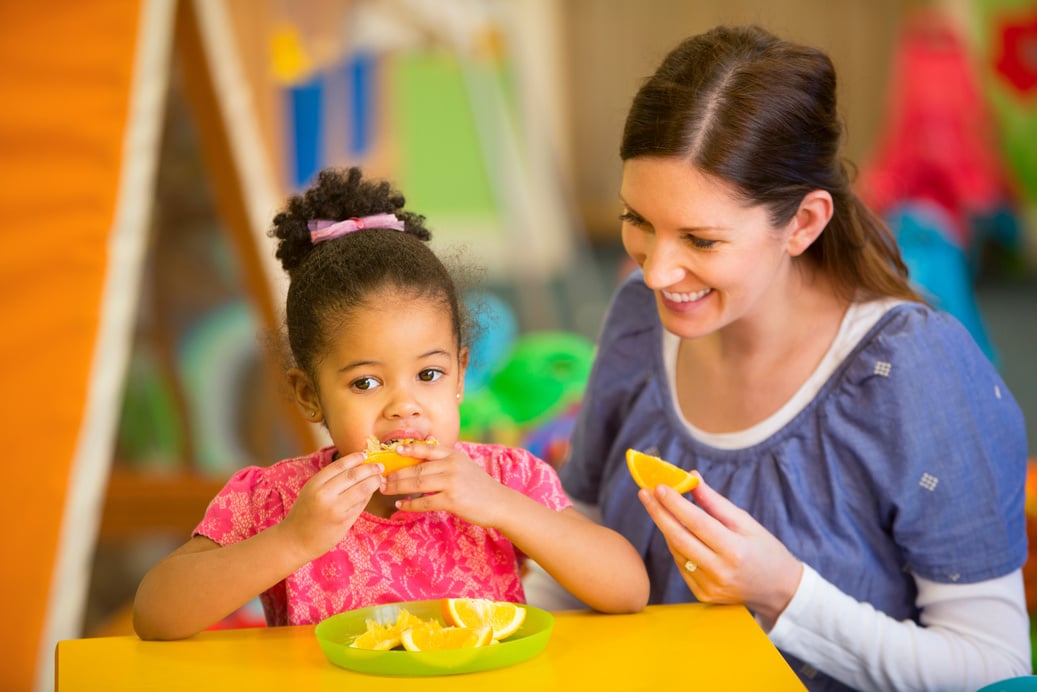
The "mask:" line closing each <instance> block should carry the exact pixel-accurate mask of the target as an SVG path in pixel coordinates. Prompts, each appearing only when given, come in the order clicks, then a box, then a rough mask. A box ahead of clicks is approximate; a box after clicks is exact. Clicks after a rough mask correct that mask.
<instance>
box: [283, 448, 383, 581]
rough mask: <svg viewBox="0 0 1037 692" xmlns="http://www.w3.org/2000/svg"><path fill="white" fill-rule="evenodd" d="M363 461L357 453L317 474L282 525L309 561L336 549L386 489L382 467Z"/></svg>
mask: <svg viewBox="0 0 1037 692" xmlns="http://www.w3.org/2000/svg"><path fill="white" fill-rule="evenodd" d="M363 460H364V455H363V453H362V452H354V453H353V454H347V455H346V456H344V457H341V458H339V459H336V460H335V461H333V462H331V463H330V464H328V465H327V466H325V467H324V468H322V469H321V470H320V471H318V472H317V473H315V474H314V475H313V477H312V478H310V480H308V481H307V482H306V484H305V485H304V486H303V487H302V490H300V491H299V497H298V498H297V499H296V500H295V504H294V505H293V506H292V508H291V509H290V510H289V511H288V516H286V517H285V518H284V520H283V521H282V522H281V524H280V525H279V526H280V527H281V530H282V531H285V532H286V533H287V535H288V536H289V539H290V540H291V541H293V543H294V544H295V545H297V546H299V548H300V549H301V550H302V551H303V553H304V556H305V561H306V562H309V561H310V560H315V559H316V558H318V557H320V556H321V555H323V554H324V553H326V552H328V551H329V550H331V549H332V548H334V547H335V545H336V544H337V543H338V542H339V541H340V540H342V537H343V536H344V535H345V534H346V532H347V531H349V529H350V527H352V526H353V522H355V521H356V519H357V517H358V516H360V513H361V512H363V511H364V508H365V507H366V506H367V503H368V502H369V501H370V500H371V496H372V495H374V492H375V491H376V490H378V489H380V488H382V487H383V486H384V484H385V480H384V479H383V478H382V476H381V472H382V470H383V468H382V465H381V464H364V463H361V462H363Z"/></svg>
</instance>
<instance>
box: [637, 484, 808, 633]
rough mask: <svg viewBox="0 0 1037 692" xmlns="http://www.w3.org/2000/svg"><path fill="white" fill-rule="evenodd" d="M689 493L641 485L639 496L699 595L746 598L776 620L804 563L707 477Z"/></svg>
mask: <svg viewBox="0 0 1037 692" xmlns="http://www.w3.org/2000/svg"><path fill="white" fill-rule="evenodd" d="M700 480H701V478H700ZM691 494H692V497H693V498H694V500H695V502H694V503H693V502H690V501H688V500H687V499H685V498H684V497H682V496H681V495H679V494H678V493H677V492H676V491H674V490H673V489H672V488H669V487H666V486H659V487H657V488H655V489H654V490H641V491H640V492H639V493H638V497H639V498H640V499H641V502H642V504H644V506H645V509H647V510H648V514H649V515H651V517H652V520H653V521H654V522H655V524H656V526H658V527H659V530H660V531H662V533H663V536H664V537H665V538H666V544H667V545H668V546H669V548H670V552H671V553H672V554H673V559H674V562H675V563H676V564H677V567H678V568H679V569H680V573H681V575H682V576H683V577H684V581H685V582H686V583H687V584H688V588H690V589H691V591H692V593H694V594H695V598H697V599H698V600H700V601H703V602H706V603H744V604H745V605H746V606H747V607H749V608H750V609H751V610H752V611H753V612H754V613H756V614H757V615H758V616H760V617H761V618H763V620H764V621H765V623H766V624H767V625H771V624H773V623H774V621H776V620H777V618H778V616H779V615H781V613H782V611H784V610H785V606H787V605H788V603H789V601H790V600H792V596H793V594H794V593H795V592H796V588H797V587H798V586H799V580H800V578H801V577H802V574H803V565H802V563H801V562H800V561H799V560H797V559H796V558H795V556H793V555H792V553H790V552H789V551H788V549H787V548H786V547H785V546H784V544H782V543H781V541H779V540H778V539H777V538H775V537H774V535H773V534H771V533H770V532H769V531H767V529H765V528H764V527H763V526H762V525H761V524H760V523H759V522H757V521H756V520H755V519H753V517H752V516H751V515H750V514H749V513H748V512H746V511H744V510H742V509H740V508H739V507H737V506H736V505H734V504H733V503H732V502H730V501H729V500H728V499H727V498H725V497H724V496H722V495H720V494H719V493H717V492H716V491H714V490H713V489H712V488H710V487H709V486H708V485H706V483H705V482H700V483H699V484H698V486H697V487H696V488H695V489H694V490H692V491H691ZM692 567H694V569H691V568H692Z"/></svg>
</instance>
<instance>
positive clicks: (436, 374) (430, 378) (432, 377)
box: [418, 368, 443, 382]
mask: <svg viewBox="0 0 1037 692" xmlns="http://www.w3.org/2000/svg"><path fill="white" fill-rule="evenodd" d="M442 376H443V371H442V370H439V369H437V368H425V369H424V370H422V371H421V372H419V373H418V379H419V380H421V381H422V382H435V381H436V380H438V379H439V378H440V377H442Z"/></svg>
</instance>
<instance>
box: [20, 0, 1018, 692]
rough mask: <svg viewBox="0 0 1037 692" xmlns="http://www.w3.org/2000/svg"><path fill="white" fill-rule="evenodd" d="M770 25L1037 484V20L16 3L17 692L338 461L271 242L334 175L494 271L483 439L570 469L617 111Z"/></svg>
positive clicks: (741, 9)
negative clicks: (316, 464)
mask: <svg viewBox="0 0 1037 692" xmlns="http://www.w3.org/2000/svg"><path fill="white" fill-rule="evenodd" d="M750 22H751V23H757V24H760V25H762V26H764V27H765V28H768V29H770V30H771V31H773V32H775V33H777V34H779V35H781V36H782V37H784V38H788V39H792V40H795V41H799V42H804V43H808V44H811V45H814V46H817V47H819V48H821V49H822V50H824V51H826V52H827V53H828V54H829V55H830V56H831V57H832V59H833V61H834V63H835V65H836V68H837V70H838V73H839V79H840V91H839V97H840V103H841V111H842V114H843V118H844V121H845V124H846V135H845V144H844V153H845V155H846V157H847V158H848V159H849V160H850V161H852V162H854V163H855V164H856V167H857V170H858V177H857V182H858V188H859V192H860V194H861V195H862V196H863V197H865V199H866V200H867V201H869V202H870V203H871V204H872V205H873V206H874V208H876V210H878V211H879V212H881V213H882V214H883V215H884V216H885V217H886V218H887V220H888V221H889V223H890V225H891V227H892V228H893V229H894V231H895V232H896V234H897V238H898V242H900V244H901V248H902V250H903V252H904V255H905V259H906V260H907V262H908V264H909V266H910V268H911V272H912V278H913V279H914V280H915V282H916V283H917V284H918V286H919V288H920V289H921V290H922V291H923V292H924V293H925V294H926V295H927V297H929V298H930V300H931V301H932V302H933V303H934V304H935V305H937V306H939V307H941V308H942V309H945V310H947V311H949V312H951V313H952V314H954V315H955V316H957V317H958V318H959V319H960V320H961V321H962V322H963V324H965V326H966V327H967V328H968V329H969V331H970V332H971V333H972V335H973V336H974V338H975V339H976V341H977V343H978V344H979V345H980V347H981V348H983V350H984V351H985V352H986V353H987V355H988V357H990V359H991V360H992V362H994V363H995V365H996V366H997V367H998V369H999V370H1000V371H1001V373H1002V376H1003V377H1004V379H1005V380H1006V382H1007V384H1008V386H1009V388H1010V389H1011V390H1012V392H1013V394H1014V395H1015V396H1016V398H1017V400H1018V401H1019V403H1020V405H1021V406H1022V408H1023V410H1024V413H1025V414H1026V417H1027V421H1028V425H1029V439H1030V455H1031V456H1035V451H1034V450H1035V449H1037V431H1035V428H1034V426H1035V421H1037V368H1035V367H1034V363H1033V361H1034V358H1035V356H1037V144H1034V143H1035V142H1037V2H1034V0H930V1H928V2H921V1H917V0H916V1H909V0H841V1H840V2H830V1H829V0H785V1H783V2H780V3H774V2H770V1H768V0H724V1H723V2H710V1H706V0H703V1H700V2H694V3H692V2H679V1H677V0H638V1H637V2H634V1H632V0H299V1H297V2H290V1H289V0H196V1H190V0H156V1H151V2H148V1H146V0H143V1H140V2H131V1H129V0H126V1H117V0H108V1H101V0H95V1H92V2H87V1H84V2H61V1H59V2H52V3H48V4H47V7H46V9H45V11H44V10H40V9H35V8H33V7H32V6H31V5H28V4H26V3H2V4H0V25H2V26H3V27H4V28H3V29H2V31H3V32H4V33H3V38H0V55H3V57H4V63H3V64H5V65H6V66H7V67H6V68H5V69H6V71H7V72H8V73H9V74H8V75H7V76H6V77H4V78H3V79H2V80H0V95H2V96H4V97H5V99H4V102H5V103H7V104H16V105H12V106H10V107H9V108H8V109H7V110H8V112H7V113H3V114H0V151H3V152H5V153H4V154H0V161H2V162H3V168H2V169H0V175H2V181H3V183H4V184H3V186H0V187H3V188H5V189H6V191H5V192H3V193H0V204H2V206H0V209H2V210H3V211H5V212H7V213H6V214H5V218H7V219H9V220H10V221H12V222H13V223H11V225H9V226H8V227H7V228H6V230H5V232H6V233H7V237H8V239H9V240H8V243H7V246H8V247H9V248H12V250H11V252H10V253H8V254H9V256H8V257H6V258H3V259H0V280H2V281H3V286H2V288H3V291H2V294H3V295H4V301H5V316H6V317H7V318H8V319H7V320H5V321H6V322H9V324H10V325H12V326H11V328H10V329H8V330H7V332H8V333H7V334H5V335H4V336H3V337H2V339H3V341H0V348H2V350H0V353H3V354H4V355H5V356H6V357H5V358H3V359H2V360H3V361H5V362H4V368H5V378H4V379H5V390H6V391H8V392H9V394H10V395H20V396H21V398H22V401H23V402H24V405H20V406H15V405H14V403H13V402H14V396H8V397H7V398H8V400H9V402H11V403H9V404H8V405H9V406H12V407H13V408H14V409H16V411H12V412H11V415H6V416H5V422H4V423H3V424H2V425H3V428H2V430H3V433H2V434H3V441H6V442H7V443H8V444H6V445H5V447H7V448H8V449H10V450H11V457H9V458H8V459H7V460H6V461H5V462H4V464H5V466H9V467H10V469H9V471H10V473H9V474H8V475H9V476H10V478H11V480H12V484H11V485H10V486H9V487H11V488H12V489H16V490H17V494H16V495H15V497H13V498H12V499H9V500H8V502H7V503H6V504H7V505H8V507H7V509H5V510H4V511H5V512H7V513H8V514H7V515H5V518H6V520H7V523H8V524H9V525H14V524H16V523H21V525H22V526H24V530H23V531H20V532H18V533H19V535H20V536H21V537H22V538H21V539H19V540H21V541H23V542H22V543H18V544H16V546H15V548H16V554H20V555H23V556H24V558H22V559H21V560H19V558H17V557H14V558H12V559H9V560H7V561H6V563H7V566H6V567H5V568H4V572H5V579H6V580H9V581H10V582H11V584H10V585H9V589H8V590H9V591H10V590H12V589H13V590H17V591H25V592H26V593H29V592H32V593H31V594H29V595H28V596H27V598H26V601H25V604H24V605H22V606H21V610H19V611H18V613H17V617H16V619H17V620H18V622H19V623H20V624H19V626H22V627H24V629H23V631H21V632H20V633H19V632H17V631H15V634H13V635H11V642H10V646H7V644H5V645H4V646H5V648H6V649H7V650H9V651H13V652H14V653H15V655H16V658H24V659H26V662H25V664H24V666H23V668H24V669H25V670H24V671H23V672H22V673H21V676H22V677H20V678H19V679H20V680H21V681H30V680H32V681H34V682H33V684H35V685H36V686H37V687H38V688H45V687H46V686H47V684H48V675H49V673H48V663H49V662H50V659H51V657H52V651H53V642H54V641H56V640H57V639H60V638H68V637H77V636H96V635H103V634H123V633H131V632H132V629H130V625H129V621H128V606H129V604H130V602H131V601H132V597H133V592H134V590H135V588H136V584H137V582H138V581H139V579H140V577H141V576H142V575H143V573H144V572H145V571H146V570H147V569H148V568H149V567H150V566H151V565H152V564H154V562H155V561H157V560H158V559H159V558H160V557H162V556H163V555H165V554H166V553H167V552H168V551H169V550H171V549H172V548H174V547H176V546H177V545H179V544H180V543H182V542H183V541H184V540H186V538H187V537H188V536H189V535H190V531H191V529H192V528H193V527H194V525H195V524H196V523H197V521H198V520H199V519H200V517H201V515H202V513H203V512H204V509H205V506H206V504H207V503H208V501H209V499H211V498H212V496H213V495H214V494H215V493H216V492H217V491H218V489H219V488H220V487H221V486H222V483H223V482H224V480H225V479H226V478H227V477H228V476H229V475H230V474H231V473H233V472H234V471H235V470H237V469H238V468H241V467H242V466H245V465H249V464H261V465H266V464H269V463H273V462H275V461H277V460H279V459H282V458H285V457H288V456H294V455H297V454H302V453H306V452H309V451H311V450H312V449H313V448H314V447H315V446H316V445H318V444H321V443H322V442H323V441H324V438H323V434H322V431H321V430H320V429H317V428H313V427H312V426H310V425H309V424H307V423H305V422H304V421H303V420H302V419H301V418H300V417H299V416H298V414H297V412H296V411H295V409H294V407H293V406H292V405H291V404H290V402H289V400H288V397H287V396H286V391H285V390H284V389H283V385H282V381H281V379H280V373H281V371H282V365H283V364H282V362H281V361H280V358H279V351H278V342H277V337H278V329H279V324H280V312H279V310H280V305H281V301H282V298H283V292H284V289H285V284H284V279H283V277H282V276H281V273H280V269H279V267H278V266H277V265H275V264H274V262H273V249H274V248H273V243H272V242H271V241H270V239H269V238H268V237H267V236H266V230H267V228H268V227H269V222H270V219H271V218H272V216H273V214H274V213H275V212H276V211H277V209H278V208H279V207H280V206H281V204H282V203H283V201H284V198H285V196H286V195H287V194H289V193H292V192H295V191H298V190H301V189H303V188H305V186H306V185H307V183H308V182H309V181H310V180H311V179H312V178H313V176H314V174H315V173H316V172H317V171H318V170H320V169H321V168H324V167H326V166H345V165H354V164H356V165H361V166H362V167H364V169H365V171H366V172H367V173H368V174H369V175H371V176H375V177H385V178H389V179H390V180H392V181H393V182H394V183H395V184H396V185H397V186H398V187H399V188H400V189H401V190H402V191H403V192H404V193H405V195H406V197H407V202H408V204H407V206H408V208H410V209H413V210H415V211H418V212H419V213H422V214H425V215H426V216H427V217H428V219H429V224H430V227H431V228H432V230H433V235H434V239H433V244H434V245H435V247H436V249H437V250H440V251H442V252H443V253H444V254H446V255H447V256H449V257H457V258H458V259H459V261H460V262H461V263H463V264H467V265H475V266H477V267H480V268H482V270H483V272H484V273H483V275H482V279H483V280H482V282H481V283H480V285H479V286H478V287H477V288H474V289H473V290H472V291H471V292H470V293H469V294H468V296H467V297H468V299H469V301H470V303H471V305H472V306H473V308H474V309H475V310H476V314H477V315H478V316H479V318H480V322H481V324H482V326H483V329H482V331H481V332H480V333H479V334H478V337H477V340H476V342H475V344H474V345H473V347H474V358H475V360H474V362H473V365H472V368H471V372H470V373H469V382H468V383H467V384H468V390H467V393H466V401H465V405H464V408H463V410H462V424H463V427H464V431H463V432H464V435H465V437H467V438H469V439H480V440H485V441H499V442H506V443H509V444H522V445H525V446H527V447H529V448H530V449H532V450H533V451H534V452H536V453H538V454H539V455H540V456H542V457H543V458H545V459H547V460H549V461H551V462H552V463H556V464H557V463H560V462H561V461H562V460H563V459H564V455H565V450H566V443H567V435H568V429H569V428H568V424H569V423H570V421H571V416H572V413H573V411H574V409H575V407H576V406H577V405H578V404H579V401H580V397H581V394H582V384H583V381H584V378H585V377H586V375H587V372H588V369H589V364H590V359H591V356H592V352H593V344H594V339H595V337H596V334H597V329H598V326H599V324H600V321H601V319H602V317H603V314H604V311H605V308H606V306H607V303H608V299H609V296H610V294H611V291H612V289H613V288H614V287H615V285H616V282H617V280H618V279H619V277H620V276H621V275H622V273H623V271H625V264H624V261H623V260H624V256H623V252H622V248H621V246H620V245H619V236H618V230H619V229H618V221H617V215H618V213H619V211H620V208H619V204H618V198H617V192H618V187H619V179H620V161H619V157H618V153H617V152H618V143H619V137H620V131H621V129H622V125H623V119H624V116H625V113H626V109H627V106H628V104H629V102H630V99H631V97H632V95H633V93H634V91H635V90H636V89H637V87H638V85H639V83H640V81H641V80H642V79H643V78H644V77H646V76H647V75H648V74H649V73H650V72H651V71H652V70H653V69H654V68H655V66H656V65H657V64H658V62H659V61H660V59H661V58H662V57H663V55H664V54H665V52H666V51H667V50H668V49H669V48H671V47H673V46H674V45H675V44H676V42H677V41H678V40H679V39H681V38H683V37H684V36H686V35H689V34H692V33H696V32H699V31H703V30H706V29H708V28H710V27H711V26H714V25H716V24H722V23H726V24H734V23H750ZM63 31H65V32H67V35H69V36H80V35H82V34H85V33H93V34H94V35H95V36H97V37H98V47H96V49H95V50H96V51H97V52H95V53H88V52H87V49H86V48H81V47H74V46H72V45H70V44H69V43H63V42H62V41H61V40H60V36H61V34H62V32H63ZM77 40H78V39H77ZM34 41H35V42H34ZM40 41H42V42H46V43H48V45H51V46H53V47H54V49H53V50H52V51H50V52H48V54H47V55H41V54H40V51H38V50H35V46H36V45H39V42H40ZM120 47H121V48H120ZM120 50H121V52H120ZM79 51H82V52H79ZM85 55H91V56H93V57H90V58H89V59H86V58H84V57H83V56H85ZM95 92H98V93H102V94H103V93H108V94H109V96H108V97H107V100H102V98H103V97H102V96H96V95H95ZM78 132H82V133H83V134H73V133H78ZM66 159H71V160H72V165H71V166H68V165H65V166H64V167H62V166H61V165H60V164H61V162H63V161H65V160H66ZM98 160H99V161H100V162H98ZM51 161H56V162H58V163H55V164H54V165H51V164H50V163H49V162H51ZM84 162H88V163H84ZM95 164H96V165H95ZM95 171H99V173H98V174H96V175H95V173H94V172H95ZM84 182H85V183H90V184H92V185H93V186H94V187H93V189H92V190H88V191H86V192H84V191H83V190H82V189H81V188H80V187H79V186H81V184H83V183H84ZM77 210H85V211H84V212H83V214H85V215H83V214H81V215H80V216H78V217H77V216H75V214H76V213H77ZM70 214H71V216H69V215H70ZM69 218H71V219H78V220H77V221H76V222H75V223H77V224H79V225H76V226H71V227H73V228H75V229H76V230H75V231H70V230H69V228H70V224H69V223H68V219H69ZM83 219H86V220H85V221H83ZM79 229H83V230H82V232H80V231H79ZM87 229H93V231H92V232H90V233H88V232H87ZM112 325H115V326H114V327H113V326H112ZM70 336H74V337H75V338H74V339H73V338H70ZM73 342H74V343H73ZM62 349H64V350H62ZM30 392H31V393H32V394H33V395H34V396H33V398H32V400H31V401H27V400H26V399H27V398H28V397H26V394H28V393H30ZM48 410H53V411H54V415H52V416H47V415H46V414H44V411H48ZM45 448H49V450H50V451H49V453H48V454H46V455H41V454H40V452H41V450H43V449H45ZM43 515H46V517H47V518H46V519H41V518H40V517H41V516H43ZM18 565H22V566H21V567H19V566H18ZM258 622H261V614H260V613H259V612H258V610H256V609H254V608H253V609H248V608H246V609H243V610H242V612H240V613H237V614H235V615H234V616H233V617H232V618H229V619H228V621H227V622H225V623H223V624H222V626H247V625H254V624H258ZM5 636H6V635H5ZM12 689H16V687H12Z"/></svg>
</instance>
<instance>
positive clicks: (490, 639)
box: [350, 598, 526, 651]
mask: <svg viewBox="0 0 1037 692" xmlns="http://www.w3.org/2000/svg"><path fill="white" fill-rule="evenodd" d="M440 606H441V610H442V612H443V619H444V621H445V622H446V625H444V624H443V623H441V622H439V621H438V620H436V619H435V618H429V619H427V620H426V619H423V618H420V617H418V616H416V615H414V614H412V613H411V612H410V611H408V610H407V609H406V608H401V609H400V612H399V614H398V615H397V616H396V622H394V623H392V624H385V625H383V624H379V623H378V622H377V621H375V620H374V619H372V618H368V619H367V622H366V625H367V629H366V630H365V631H364V632H363V633H361V634H359V635H358V636H357V637H356V638H355V639H354V640H353V642H352V643H351V644H350V646H353V647H355V648H358V649H373V650H376V651H388V650H390V649H396V648H399V647H400V646H402V647H403V648H404V649H405V650H406V651H442V650H445V649H474V648H477V647H480V646H487V645H489V644H492V643H494V642H497V641H500V640H502V639H505V638H507V637H510V636H511V635H513V634H515V632H517V631H518V629H519V628H520V627H521V626H522V623H523V622H524V621H525V619H526V609H525V608H524V607H523V606H521V605H518V604H516V603H510V602H507V601H492V600H489V599H483V598H444V599H441V601H440Z"/></svg>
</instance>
